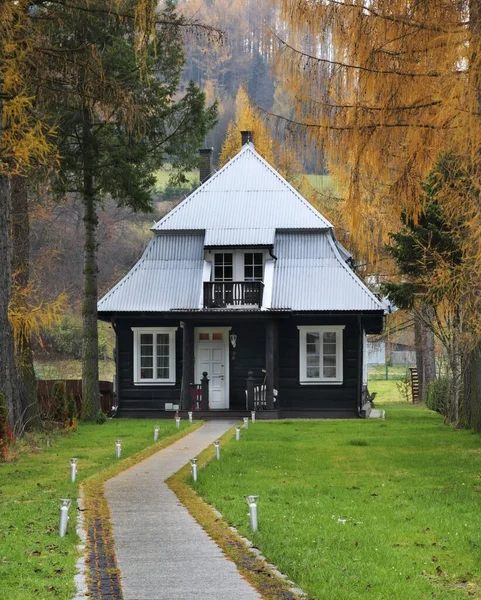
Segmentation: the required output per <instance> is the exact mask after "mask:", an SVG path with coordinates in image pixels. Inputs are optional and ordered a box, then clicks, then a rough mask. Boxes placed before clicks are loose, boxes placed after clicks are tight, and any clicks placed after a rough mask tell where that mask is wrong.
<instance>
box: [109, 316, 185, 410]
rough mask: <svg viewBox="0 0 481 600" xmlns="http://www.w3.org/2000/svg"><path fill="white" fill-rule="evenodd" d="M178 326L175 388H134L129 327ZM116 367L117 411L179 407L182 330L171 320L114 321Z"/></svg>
mask: <svg viewBox="0 0 481 600" xmlns="http://www.w3.org/2000/svg"><path fill="white" fill-rule="evenodd" d="M157 326H158V327H178V330H177V332H176V337H175V353H176V357H175V358H176V360H175V364H176V382H175V385H134V334H133V331H132V327H157ZM116 330H117V351H118V353H119V354H118V364H119V367H118V368H119V377H118V382H119V383H118V385H119V390H118V399H119V410H120V411H122V410H129V411H130V410H136V411H137V410H139V411H140V410H164V409H165V403H166V402H171V403H172V404H179V402H180V382H181V373H182V329H181V328H180V322H179V321H178V320H177V321H174V320H164V319H162V320H161V321H160V320H155V321H153V320H150V319H145V320H143V319H136V320H135V321H132V320H130V319H119V320H118V321H117V326H116Z"/></svg>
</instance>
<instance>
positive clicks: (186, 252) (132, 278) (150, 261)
mask: <svg viewBox="0 0 481 600" xmlns="http://www.w3.org/2000/svg"><path fill="white" fill-rule="evenodd" d="M203 267H204V236H203V235H199V234H197V235H195V234H189V235H185V234H184V235H176V234H167V235H156V236H155V237H154V239H153V240H152V241H151V242H150V244H149V245H148V246H147V248H146V249H145V251H144V253H143V255H142V257H141V258H140V260H139V262H138V263H137V264H136V265H135V266H134V267H133V269H132V270H131V271H129V273H127V275H126V276H125V277H124V278H123V279H122V280H121V281H119V283H118V284H117V285H116V286H115V287H113V288H112V289H111V290H110V291H109V292H108V293H107V294H106V295H105V296H104V297H103V298H102V299H101V300H100V301H99V303H98V311H99V312H100V313H102V312H152V311H155V312H162V311H167V310H171V309H172V308H174V307H175V308H179V309H183V308H184V309H193V308H198V306H199V298H200V290H201V286H202V270H203Z"/></svg>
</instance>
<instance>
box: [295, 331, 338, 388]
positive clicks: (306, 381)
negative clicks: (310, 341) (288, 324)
mask: <svg viewBox="0 0 481 600" xmlns="http://www.w3.org/2000/svg"><path fill="white" fill-rule="evenodd" d="M297 329H299V382H300V384H301V385H342V383H343V382H344V374H343V362H344V361H343V330H344V329H345V325H298V326H297ZM326 331H331V332H334V333H335V334H336V373H337V377H336V378H335V379H334V378H328V377H319V378H318V379H314V378H312V377H309V378H308V377H307V374H306V373H307V369H306V366H307V365H306V334H307V333H308V332H309V333H311V332H315V333H325V332H326ZM321 356H322V354H321ZM321 368H322V365H321Z"/></svg>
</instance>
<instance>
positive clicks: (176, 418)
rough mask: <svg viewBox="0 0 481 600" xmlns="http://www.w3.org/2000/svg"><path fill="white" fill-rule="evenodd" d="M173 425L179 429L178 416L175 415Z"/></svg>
mask: <svg viewBox="0 0 481 600" xmlns="http://www.w3.org/2000/svg"><path fill="white" fill-rule="evenodd" d="M175 426H176V427H177V429H180V417H175Z"/></svg>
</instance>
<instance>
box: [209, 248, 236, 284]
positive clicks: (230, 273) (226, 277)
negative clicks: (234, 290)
mask: <svg viewBox="0 0 481 600" xmlns="http://www.w3.org/2000/svg"><path fill="white" fill-rule="evenodd" d="M233 279H234V263H233V255H232V252H223V253H222V254H215V255H214V281H233Z"/></svg>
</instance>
